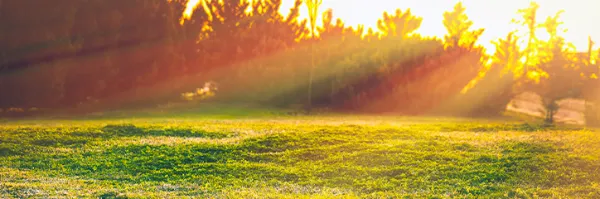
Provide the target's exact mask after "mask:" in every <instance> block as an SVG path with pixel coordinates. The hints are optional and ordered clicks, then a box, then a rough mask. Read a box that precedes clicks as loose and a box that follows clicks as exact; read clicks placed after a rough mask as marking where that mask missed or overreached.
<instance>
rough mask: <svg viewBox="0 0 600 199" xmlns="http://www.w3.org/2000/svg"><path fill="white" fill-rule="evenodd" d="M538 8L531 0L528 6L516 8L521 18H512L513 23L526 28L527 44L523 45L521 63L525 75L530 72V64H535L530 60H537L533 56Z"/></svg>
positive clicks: (535, 50) (535, 49) (535, 48)
mask: <svg viewBox="0 0 600 199" xmlns="http://www.w3.org/2000/svg"><path fill="white" fill-rule="evenodd" d="M539 8H540V5H539V4H537V3H536V2H535V1H532V2H531V3H530V4H529V7H527V8H524V9H519V10H518V12H517V13H519V14H520V15H521V17H522V19H521V20H516V19H513V23H517V24H520V25H523V26H525V27H526V28H527V46H526V47H525V52H524V56H525V62H524V64H523V66H524V69H523V71H522V72H523V74H525V75H527V74H528V73H529V72H530V69H529V67H530V66H534V65H536V64H537V63H536V62H532V61H537V60H534V59H533V57H534V56H536V55H535V53H536V52H537V47H536V45H537V43H536V42H537V36H536V31H537V29H538V27H539V25H538V24H537V12H538V9H539ZM517 77H520V74H519V75H517Z"/></svg>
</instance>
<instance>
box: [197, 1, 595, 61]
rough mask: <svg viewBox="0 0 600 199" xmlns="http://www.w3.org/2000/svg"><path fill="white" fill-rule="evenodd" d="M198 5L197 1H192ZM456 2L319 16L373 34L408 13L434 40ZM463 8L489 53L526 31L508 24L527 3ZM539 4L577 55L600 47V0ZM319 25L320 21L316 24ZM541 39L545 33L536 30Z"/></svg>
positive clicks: (360, 7)
mask: <svg viewBox="0 0 600 199" xmlns="http://www.w3.org/2000/svg"><path fill="white" fill-rule="evenodd" d="M191 1H198V0H191ZM282 1H283V5H282V7H281V12H282V14H287V13H288V12H289V9H290V8H291V7H292V5H293V3H294V0H282ZM458 1H459V0H323V4H322V7H321V9H320V12H323V11H325V10H326V9H328V8H331V9H333V15H334V17H335V18H341V19H342V20H343V21H344V22H345V23H346V25H351V26H356V25H358V24H363V25H365V27H366V28H369V27H372V28H373V29H374V30H376V23H377V19H379V18H381V17H382V15H383V12H384V11H388V12H393V11H394V10H396V9H397V8H400V9H402V10H405V9H407V8H410V9H411V12H412V13H413V14H414V15H417V16H421V17H423V23H422V24H421V27H420V28H419V30H418V31H417V32H418V33H420V34H421V35H424V36H437V37H439V38H443V35H444V34H445V33H446V30H445V29H444V26H443V24H442V20H443V13H444V12H445V11H449V10H452V8H453V7H454V5H455V4H456V3H457V2H458ZM462 2H463V5H464V6H465V7H466V9H467V10H466V14H467V15H468V17H469V18H470V19H471V20H472V21H473V23H474V24H473V28H484V29H485V32H484V34H483V35H482V36H481V38H480V40H479V43H480V44H481V45H483V46H485V47H486V48H488V52H490V51H493V49H492V48H493V45H492V44H491V41H494V40H497V39H498V38H504V37H505V36H506V35H507V33H508V32H510V31H512V30H515V29H518V30H519V31H520V32H519V35H523V36H524V35H525V31H524V30H522V29H519V26H517V25H514V24H511V23H510V22H511V19H513V18H517V19H518V18H519V15H518V14H517V10H518V9H521V8H526V7H528V6H529V3H530V1H529V0H462ZM536 2H538V4H540V9H539V12H538V21H540V22H543V21H545V19H546V18H547V17H548V16H554V14H555V13H556V12H558V11H560V10H564V11H565V13H563V14H562V15H561V19H562V21H563V22H564V24H563V26H562V28H566V29H567V32H566V33H562V36H564V37H565V38H566V40H567V41H568V42H572V43H573V44H574V45H575V46H576V48H577V50H578V51H587V46H588V36H591V37H592V39H593V40H595V41H597V42H596V43H597V44H598V45H596V46H595V47H596V48H598V46H600V23H594V19H595V20H596V21H597V20H600V0H568V1H567V0H537V1H536ZM301 13H302V14H301V17H306V16H307V14H306V13H307V11H306V7H305V6H303V7H302V10H301ZM319 21H320V20H319ZM538 32H539V35H540V38H541V39H543V38H544V36H545V33H544V31H543V30H541V29H540V30H539V31H538Z"/></svg>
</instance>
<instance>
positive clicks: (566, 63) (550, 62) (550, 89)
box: [530, 11, 583, 124]
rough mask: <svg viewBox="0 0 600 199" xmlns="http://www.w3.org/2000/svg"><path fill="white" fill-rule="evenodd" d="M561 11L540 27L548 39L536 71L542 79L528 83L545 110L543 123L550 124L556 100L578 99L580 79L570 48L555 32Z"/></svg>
mask: <svg viewBox="0 0 600 199" xmlns="http://www.w3.org/2000/svg"><path fill="white" fill-rule="evenodd" d="M561 13H562V11H560V12H558V13H557V14H556V15H555V16H553V17H548V18H547V19H546V22H545V23H544V24H542V25H541V26H540V27H543V28H545V29H546V31H547V32H548V34H549V35H550V38H549V39H548V41H547V42H546V43H545V44H546V45H545V46H546V49H547V53H546V56H545V57H544V59H542V60H541V63H540V65H539V68H540V69H541V70H542V71H543V72H544V76H545V77H546V78H544V79H541V80H540V81H539V83H537V82H535V83H530V87H531V88H532V89H533V90H534V91H536V92H537V93H538V94H539V95H540V96H541V97H542V101H543V104H544V106H545V108H546V118H545V121H546V122H547V123H550V124H551V123H553V122H554V114H555V113H556V111H557V110H558V108H559V107H558V104H557V101H558V100H561V99H565V98H569V97H579V96H581V92H582V90H581V88H582V87H583V81H582V80H583V79H582V77H581V71H579V70H578V68H580V67H579V66H578V63H577V54H576V53H575V52H574V51H575V50H574V47H573V46H572V45H568V44H567V43H566V42H565V40H564V38H563V37H561V36H560V35H559V34H558V32H559V26H560V24H561V23H560V22H559V17H560V14H561Z"/></svg>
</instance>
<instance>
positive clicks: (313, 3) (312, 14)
mask: <svg viewBox="0 0 600 199" xmlns="http://www.w3.org/2000/svg"><path fill="white" fill-rule="evenodd" d="M322 3H323V0H306V7H307V8H308V18H309V21H310V34H311V40H312V42H311V56H310V62H311V64H310V69H309V74H308V105H307V107H306V109H307V112H308V113H310V112H311V110H312V84H313V70H314V67H315V52H314V42H315V41H314V40H315V34H316V28H315V27H316V23H317V15H318V14H319V7H321V4H322Z"/></svg>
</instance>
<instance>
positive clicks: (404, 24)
mask: <svg viewBox="0 0 600 199" xmlns="http://www.w3.org/2000/svg"><path fill="white" fill-rule="evenodd" d="M422 22H423V18H422V17H417V16H414V15H413V14H412V13H411V12H410V9H406V11H404V12H402V10H400V9H397V10H396V12H395V13H394V14H393V15H391V14H389V13H388V12H384V13H383V18H382V19H379V20H378V21H377V29H379V31H381V32H382V34H383V35H384V36H388V37H398V38H400V39H403V38H406V37H408V36H409V34H410V33H412V32H414V31H415V30H417V29H419V27H421V23H422Z"/></svg>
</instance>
